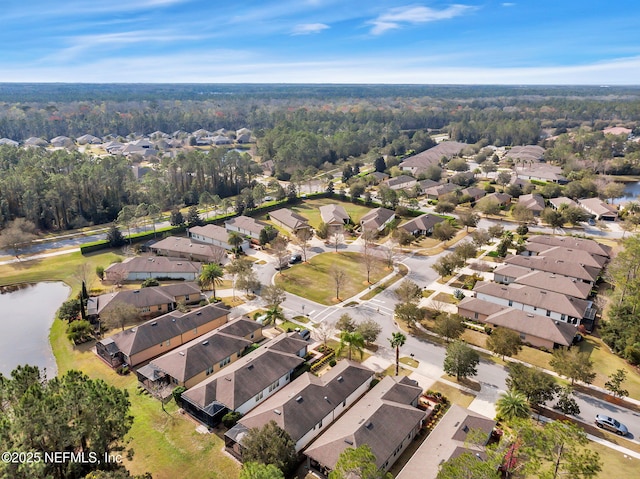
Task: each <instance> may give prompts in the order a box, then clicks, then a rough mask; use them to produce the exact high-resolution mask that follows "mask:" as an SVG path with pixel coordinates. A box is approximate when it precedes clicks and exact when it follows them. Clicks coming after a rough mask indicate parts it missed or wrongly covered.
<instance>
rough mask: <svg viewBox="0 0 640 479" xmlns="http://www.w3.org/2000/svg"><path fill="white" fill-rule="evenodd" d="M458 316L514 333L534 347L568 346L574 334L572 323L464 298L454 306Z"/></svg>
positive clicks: (576, 328)
mask: <svg viewBox="0 0 640 479" xmlns="http://www.w3.org/2000/svg"><path fill="white" fill-rule="evenodd" d="M458 314H459V315H460V316H462V317H463V318H468V319H471V320H473V321H480V322H483V323H485V324H486V325H487V326H490V327H492V328H498V327H500V328H507V329H511V330H513V331H516V332H517V333H518V334H519V335H520V339H521V340H522V342H523V343H526V344H530V345H531V346H535V347H537V348H547V349H550V350H551V349H554V348H558V347H560V346H562V347H569V346H571V345H572V344H573V339H574V338H575V336H576V334H577V333H578V327H577V325H575V324H570V323H566V322H564V321H558V320H556V319H553V318H550V317H546V316H540V315H536V314H533V313H530V312H527V311H523V310H521V309H516V308H512V307H509V306H504V305H500V304H497V303H492V302H490V301H485V300H482V299H478V298H470V297H467V298H465V299H463V300H462V301H460V303H458Z"/></svg>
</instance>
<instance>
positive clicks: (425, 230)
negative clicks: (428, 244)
mask: <svg viewBox="0 0 640 479" xmlns="http://www.w3.org/2000/svg"><path fill="white" fill-rule="evenodd" d="M443 221H445V219H444V218H442V217H440V216H436V215H432V214H430V213H425V214H424V215H420V216H418V217H417V218H413V219H412V220H409V221H407V222H406V223H405V224H403V225H400V226H399V227H400V228H402V229H404V230H406V231H408V232H409V233H411V234H412V235H414V236H428V235H430V234H431V233H433V227H434V226H435V225H437V224H438V223H442V222H443Z"/></svg>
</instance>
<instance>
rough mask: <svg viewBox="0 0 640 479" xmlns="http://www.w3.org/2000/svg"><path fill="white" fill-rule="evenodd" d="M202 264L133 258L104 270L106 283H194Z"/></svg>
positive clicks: (177, 260)
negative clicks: (148, 280)
mask: <svg viewBox="0 0 640 479" xmlns="http://www.w3.org/2000/svg"><path fill="white" fill-rule="evenodd" d="M201 270H202V263H195V262H192V261H185V260H183V259H179V258H166V257H164V256H163V257H153V256H134V257H132V258H126V259H125V260H124V261H122V262H121V263H113V264H111V265H110V266H109V267H108V268H107V269H105V270H104V279H105V280H106V281H118V280H119V281H144V280H145V279H148V278H160V279H183V280H185V281H195V280H197V279H198V276H200V271H201Z"/></svg>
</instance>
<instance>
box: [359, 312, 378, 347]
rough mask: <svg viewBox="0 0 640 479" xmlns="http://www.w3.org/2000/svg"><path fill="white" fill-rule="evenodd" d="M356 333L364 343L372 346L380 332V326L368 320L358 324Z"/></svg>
mask: <svg viewBox="0 0 640 479" xmlns="http://www.w3.org/2000/svg"><path fill="white" fill-rule="evenodd" d="M356 331H357V332H358V333H360V335H361V336H362V339H364V341H365V343H367V344H373V343H375V342H376V339H378V335H379V334H380V333H381V332H382V326H380V325H379V324H378V323H377V322H376V321H375V320H373V319H371V318H369V319H365V320H364V321H361V322H360V323H358V326H356Z"/></svg>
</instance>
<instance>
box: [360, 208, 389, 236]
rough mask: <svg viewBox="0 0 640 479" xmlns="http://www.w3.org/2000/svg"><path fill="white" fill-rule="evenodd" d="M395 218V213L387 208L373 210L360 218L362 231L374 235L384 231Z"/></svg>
mask: <svg viewBox="0 0 640 479" xmlns="http://www.w3.org/2000/svg"><path fill="white" fill-rule="evenodd" d="M395 218H396V213H395V211H393V210H390V209H388V208H374V209H372V210H371V211H369V212H368V213H367V214H366V215H364V216H363V217H362V218H360V225H361V226H362V231H363V232H366V231H375V232H376V233H379V232H381V231H382V230H384V228H385V226H387V225H388V224H389V223H391V222H392V221H393V220H394V219H395Z"/></svg>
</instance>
